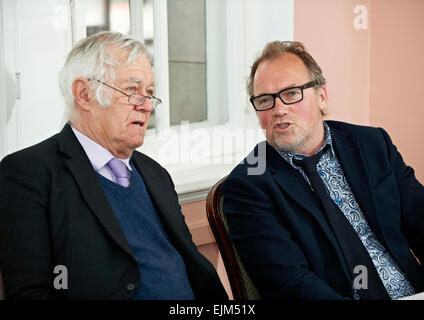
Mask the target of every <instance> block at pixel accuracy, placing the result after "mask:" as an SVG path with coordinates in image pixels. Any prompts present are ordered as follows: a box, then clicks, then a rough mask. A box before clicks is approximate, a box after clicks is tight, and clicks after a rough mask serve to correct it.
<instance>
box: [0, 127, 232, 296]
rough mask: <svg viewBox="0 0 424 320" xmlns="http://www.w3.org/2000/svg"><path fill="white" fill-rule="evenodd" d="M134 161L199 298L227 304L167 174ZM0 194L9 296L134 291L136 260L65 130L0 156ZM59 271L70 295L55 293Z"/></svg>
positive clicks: (138, 156) (0, 251)
mask: <svg viewBox="0 0 424 320" xmlns="http://www.w3.org/2000/svg"><path fill="white" fill-rule="evenodd" d="M132 160H133V163H134V165H135V167H136V169H137V170H138V172H139V173H140V174H141V175H142V177H143V179H144V181H145V184H146V187H147V190H148V192H149V194H150V196H151V199H152V202H153V203H154V205H155V207H156V209H157V212H158V215H159V217H160V219H161V221H162V223H163V226H164V227H165V230H166V231H167V233H168V235H169V238H170V240H171V242H172V244H173V245H174V247H175V248H176V249H177V251H178V252H179V253H180V254H181V256H182V257H183V259H184V262H185V264H186V268H187V272H188V276H189V279H190V282H191V285H192V288H193V291H194V294H195V297H196V299H227V298H228V297H227V295H226V293H225V291H224V288H223V287H222V284H221V282H220V280H219V278H218V275H217V273H216V271H215V269H214V268H213V266H212V265H211V264H210V263H209V261H208V260H207V259H206V258H205V257H204V256H202V255H201V254H200V253H199V252H198V250H197V248H196V246H195V244H194V243H193V242H192V238H191V234H190V232H189V230H188V228H187V226H186V224H185V221H184V216H183V215H182V213H181V208H180V206H179V204H178V198H177V195H176V193H175V190H174V185H173V182H172V180H171V177H170V176H169V174H168V173H167V171H166V170H165V169H164V168H162V167H161V166H160V165H159V164H158V163H157V162H155V161H154V160H152V159H151V158H149V157H147V156H145V155H144V154H142V153H139V152H136V151H135V152H134V153H133V155H132ZM0 188H1V192H0V263H1V266H0V268H1V270H2V273H3V278H4V284H5V288H6V295H7V297H8V298H23V299H32V298H37V299H44V298H65V299H128V298H130V297H131V295H132V294H133V293H134V292H135V291H136V290H137V287H138V286H139V283H140V280H141V278H140V273H139V269H138V265H137V262H136V260H135V258H134V256H133V254H132V252H131V250H130V247H129V245H128V243H127V241H126V238H125V236H124V234H123V232H122V230H121V228H120V226H119V223H118V220H117V219H116V217H115V215H114V212H113V211H112V208H111V206H110V205H109V202H108V200H107V198H106V195H105V194H104V192H103V189H102V186H101V184H100V181H99V179H98V177H97V174H96V172H95V171H94V170H93V167H92V165H91V163H90V161H89V160H88V157H87V156H86V154H85V152H84V150H83V148H82V147H81V145H80V144H79V142H78V140H77V138H76V137H75V135H74V133H73V132H72V129H71V127H70V125H69V124H67V125H65V127H64V128H63V130H62V132H60V133H59V134H57V135H55V136H53V137H51V138H49V139H47V140H46V141H44V142H42V143H40V144H37V145H35V146H33V147H30V148H28V149H25V150H22V151H19V152H16V153H14V154H12V155H9V156H7V157H5V158H4V159H3V161H2V162H1V164H0ZM56 265H64V266H66V267H67V270H68V288H69V289H68V290H56V289H54V287H53V281H54V277H56V276H58V275H59V274H54V273H53V270H54V267H55V266H56Z"/></svg>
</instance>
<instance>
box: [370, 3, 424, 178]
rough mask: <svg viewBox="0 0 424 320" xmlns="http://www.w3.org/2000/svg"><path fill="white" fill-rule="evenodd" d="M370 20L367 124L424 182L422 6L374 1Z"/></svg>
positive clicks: (423, 39) (423, 45)
mask: <svg viewBox="0 0 424 320" xmlns="http://www.w3.org/2000/svg"><path fill="white" fill-rule="evenodd" d="M371 18H372V24H371V100H370V101H371V103H370V105H371V108H370V123H371V125H375V126H381V127H383V128H385V129H387V131H388V132H389V133H390V135H391V137H392V139H393V142H394V143H395V144H396V145H397V147H398V149H399V151H400V152H401V154H402V155H403V158H404V161H405V162H406V163H408V164H410V165H411V166H412V167H413V168H414V169H415V171H416V176H417V177H418V179H419V180H420V181H421V183H424V145H423V142H422V141H423V140H422V139H423V136H424V124H423V121H424V102H423V100H422V96H421V94H422V93H423V92H424V85H423V76H424V62H423V59H424V1H423V0H402V1H399V0H373V1H372V2H371Z"/></svg>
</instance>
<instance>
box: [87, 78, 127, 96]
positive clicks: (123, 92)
mask: <svg viewBox="0 0 424 320" xmlns="http://www.w3.org/2000/svg"><path fill="white" fill-rule="evenodd" d="M92 80H95V81H98V82H100V83H101V84H103V85H105V86H106V87H109V88H112V89H114V90H116V91H118V92H120V93H122V94H124V95H126V96H127V97H129V96H130V95H129V94H128V93H126V92H125V91H122V90H120V89H118V88H115V87H113V86H111V85H110V84H107V83H106V82H103V81H102V80H99V79H88V81H92Z"/></svg>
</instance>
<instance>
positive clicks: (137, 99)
mask: <svg viewBox="0 0 424 320" xmlns="http://www.w3.org/2000/svg"><path fill="white" fill-rule="evenodd" d="M88 81H98V82H100V83H101V84H103V85H105V86H107V87H109V88H111V89H114V90H116V91H118V92H120V93H122V94H124V95H126V96H127V97H128V102H129V103H131V104H132V105H134V106H140V105H142V104H143V103H144V101H146V99H149V100H150V102H151V103H152V105H153V109H156V107H157V106H158V105H159V104H160V103H162V100H161V99H159V98H157V97H155V96H143V95H141V94H137V93H132V94H128V93H126V92H125V91H122V90H120V89H118V88H115V87H114V86H112V85H110V84H108V83H106V82H104V81H102V80H99V79H91V78H90V79H88Z"/></svg>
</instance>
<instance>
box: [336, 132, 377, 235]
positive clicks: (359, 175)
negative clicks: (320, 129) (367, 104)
mask: <svg viewBox="0 0 424 320" xmlns="http://www.w3.org/2000/svg"><path fill="white" fill-rule="evenodd" d="M331 136H332V139H333V146H334V150H335V153H336V156H337V158H338V159H339V162H340V165H341V167H342V169H343V172H344V174H345V176H346V178H347V181H348V183H349V186H350V188H351V190H352V192H353V194H354V195H355V198H356V201H358V204H359V207H360V208H361V211H362V213H363V214H364V216H365V218H366V220H367V222H368V224H369V225H370V227H371V229H372V231H373V232H375V233H376V235H377V237H378V239H380V240H385V238H384V236H383V233H382V228H381V225H380V222H379V219H378V211H377V207H376V203H375V200H374V193H373V187H372V185H371V182H370V180H369V176H370V175H369V172H368V171H369V168H368V167H367V166H366V161H365V157H364V154H363V152H362V149H361V146H360V144H359V142H358V140H357V139H356V138H355V137H353V136H350V135H349V136H348V135H346V134H345V133H344V132H340V131H338V130H335V129H331Z"/></svg>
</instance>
